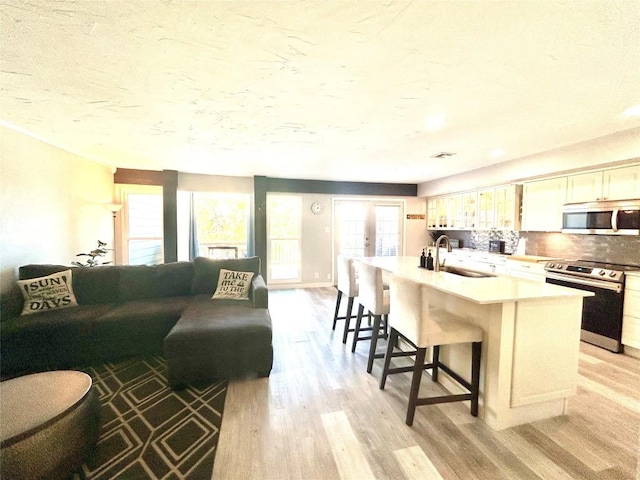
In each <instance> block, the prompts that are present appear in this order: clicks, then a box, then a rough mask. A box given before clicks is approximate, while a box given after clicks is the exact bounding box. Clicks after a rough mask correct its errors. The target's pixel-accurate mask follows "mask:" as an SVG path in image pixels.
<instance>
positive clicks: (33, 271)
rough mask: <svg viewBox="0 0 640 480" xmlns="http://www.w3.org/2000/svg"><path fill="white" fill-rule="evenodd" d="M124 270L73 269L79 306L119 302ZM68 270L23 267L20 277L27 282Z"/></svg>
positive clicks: (74, 289) (109, 266) (50, 266)
mask: <svg viewBox="0 0 640 480" xmlns="http://www.w3.org/2000/svg"><path fill="white" fill-rule="evenodd" d="M123 268H124V267H120V266H115V265H101V266H99V267H72V268H71V271H72V272H73V291H74V293H75V294H76V298H77V300H78V304H79V305H94V304H108V303H116V302H118V301H119V289H118V287H119V279H120V271H121V269H123ZM127 268H128V267H127ZM68 269H69V267H67V266H64V265H23V266H22V267H20V269H19V274H18V275H19V278H20V280H26V279H29V278H36V277H43V276H45V275H50V274H52V273H55V272H62V271H63V270H68Z"/></svg>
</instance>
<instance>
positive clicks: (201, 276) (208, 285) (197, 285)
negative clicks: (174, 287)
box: [191, 257, 260, 297]
mask: <svg viewBox="0 0 640 480" xmlns="http://www.w3.org/2000/svg"><path fill="white" fill-rule="evenodd" d="M222 268H224V269H226V270H235V271H238V272H253V273H254V274H256V275H257V274H259V273H260V257H249V258H230V259H221V260H213V259H210V258H205V257H196V258H195V259H194V261H193V283H192V284H191V293H192V294H193V295H197V294H208V295H209V297H211V296H212V295H213V292H215V290H216V287H217V285H218V278H219V276H220V269H222Z"/></svg>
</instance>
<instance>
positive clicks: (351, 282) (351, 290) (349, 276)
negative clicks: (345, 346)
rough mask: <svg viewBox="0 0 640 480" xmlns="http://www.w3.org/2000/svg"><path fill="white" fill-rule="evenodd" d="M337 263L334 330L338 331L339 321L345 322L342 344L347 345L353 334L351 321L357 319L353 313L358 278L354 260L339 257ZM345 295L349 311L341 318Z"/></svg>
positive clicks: (357, 289) (344, 256)
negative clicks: (342, 302) (349, 337)
mask: <svg viewBox="0 0 640 480" xmlns="http://www.w3.org/2000/svg"><path fill="white" fill-rule="evenodd" d="M336 262H337V267H338V268H337V275H338V279H337V284H336V288H337V289H338V296H337V298H336V309H335V312H334V314H333V326H332V328H331V329H332V330H335V329H336V323H337V322H338V320H344V321H345V322H344V331H343V333H342V343H347V336H348V335H349V332H353V329H352V328H351V319H352V318H355V315H353V314H352V312H353V305H354V303H358V302H357V301H356V300H357V297H358V291H359V288H358V279H357V278H356V271H355V267H354V265H353V258H350V257H347V256H346V255H338V257H337V258H336ZM343 295H346V296H347V311H346V313H345V315H344V316H340V313H339V312H340V303H341V301H342V297H343Z"/></svg>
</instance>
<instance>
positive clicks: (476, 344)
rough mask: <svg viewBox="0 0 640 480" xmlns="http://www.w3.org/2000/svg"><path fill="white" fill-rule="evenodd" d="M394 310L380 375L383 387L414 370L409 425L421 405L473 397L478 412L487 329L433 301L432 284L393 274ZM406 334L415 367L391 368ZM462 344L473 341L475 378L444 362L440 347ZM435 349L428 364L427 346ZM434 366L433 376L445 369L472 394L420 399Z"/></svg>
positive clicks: (407, 421) (473, 413)
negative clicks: (397, 375) (423, 382)
mask: <svg viewBox="0 0 640 480" xmlns="http://www.w3.org/2000/svg"><path fill="white" fill-rule="evenodd" d="M390 292H391V305H392V310H391V312H390V316H389V325H390V329H391V331H390V334H389V339H388V343H387V351H386V353H385V357H384V366H383V368H382V376H381V378H380V389H384V386H385V382H386V379H387V376H388V375H389V374H395V373H404V372H413V377H412V381H411V391H410V393H409V402H408V407H407V418H406V423H407V425H412V424H413V418H414V415H415V409H416V407H417V406H418V405H432V404H436V403H446V402H457V401H465V400H471V415H473V416H477V415H478V401H479V391H480V356H481V352H482V339H483V335H484V332H483V330H482V329H481V328H480V327H478V326H476V325H473V324H472V323H470V322H467V321H465V320H464V319H463V318H461V317H459V316H458V315H455V314H453V313H451V312H449V311H447V310H445V309H442V308H438V307H435V306H433V305H431V304H430V302H429V293H430V290H429V287H427V286H426V285H423V284H421V283H419V282H416V281H414V280H410V279H406V278H402V277H399V276H397V275H392V276H391V280H390ZM399 337H402V338H403V339H404V340H406V341H407V343H409V344H410V345H411V346H412V347H413V348H414V350H413V351H411V352H405V353H411V354H414V355H415V362H414V365H413V366H411V367H398V368H391V358H392V357H393V356H396V355H397V354H394V352H393V348H394V345H395V344H396V343H397V341H398V338H399ZM461 343H470V344H471V357H472V359H471V381H470V382H469V381H467V380H466V379H465V378H463V377H462V376H461V375H460V374H458V373H457V372H454V371H453V370H452V369H451V368H449V367H448V366H447V365H445V364H444V363H442V362H440V359H439V354H440V346H442V345H453V344H461ZM429 347H432V348H433V359H432V362H431V363H425V358H426V350H427V348H429ZM425 369H431V371H432V374H431V379H432V380H433V381H434V382H435V381H437V380H438V371H439V370H443V371H444V372H446V373H447V374H448V375H449V376H450V377H451V378H453V379H454V380H455V381H456V382H458V383H459V384H460V385H461V386H462V387H464V388H465V389H467V390H468V392H469V393H463V394H450V395H441V396H436V397H424V398H418V392H419V390H420V381H421V379H422V372H423V371H424V370H425Z"/></svg>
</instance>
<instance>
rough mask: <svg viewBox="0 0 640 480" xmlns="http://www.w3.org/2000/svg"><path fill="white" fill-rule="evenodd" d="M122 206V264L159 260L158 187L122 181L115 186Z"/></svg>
mask: <svg viewBox="0 0 640 480" xmlns="http://www.w3.org/2000/svg"><path fill="white" fill-rule="evenodd" d="M119 191H120V198H121V199H122V202H123V204H124V208H123V209H122V214H123V216H122V219H121V226H122V231H121V235H120V238H122V240H123V242H122V243H121V245H122V247H121V248H119V250H120V252H119V253H121V256H122V263H123V264H125V265H157V264H160V263H162V262H163V259H164V255H163V251H162V249H163V226H162V187H147V186H139V185H135V186H134V185H126V186H121V187H120V188H119Z"/></svg>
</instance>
